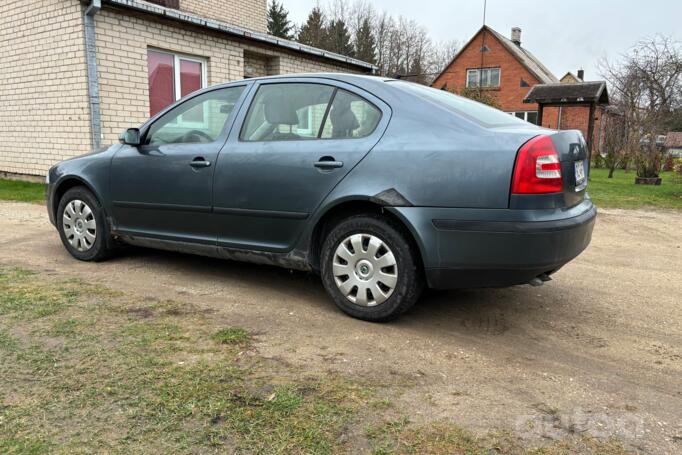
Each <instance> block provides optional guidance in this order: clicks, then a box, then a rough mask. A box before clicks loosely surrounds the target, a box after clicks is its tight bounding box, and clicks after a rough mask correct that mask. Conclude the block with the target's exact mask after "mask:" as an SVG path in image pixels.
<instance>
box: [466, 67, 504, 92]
mask: <svg viewBox="0 0 682 455" xmlns="http://www.w3.org/2000/svg"><path fill="white" fill-rule="evenodd" d="M466 82H467V87H481V88H490V87H499V86H500V69H499V68H475V69H469V70H467V81H466Z"/></svg>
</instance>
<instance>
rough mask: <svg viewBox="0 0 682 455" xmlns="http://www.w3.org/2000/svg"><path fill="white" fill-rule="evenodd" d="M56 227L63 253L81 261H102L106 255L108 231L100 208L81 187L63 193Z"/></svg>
mask: <svg viewBox="0 0 682 455" xmlns="http://www.w3.org/2000/svg"><path fill="white" fill-rule="evenodd" d="M57 227H58V230H59V236H60V237H61V239H62V243H63V244H64V247H65V248H66V250H67V251H68V252H69V254H71V256H73V257H74V258H76V259H79V260H81V261H101V260H102V259H105V258H106V257H107V256H108V254H109V249H108V248H107V241H106V240H107V239H106V237H107V236H108V235H109V231H108V229H107V227H106V220H105V217H104V212H103V210H102V207H101V205H100V204H99V202H98V201H97V199H96V198H95V196H94V195H93V194H92V193H91V192H90V191H89V190H88V189H87V188H84V187H80V186H79V187H75V188H71V189H70V190H68V191H67V192H66V193H64V196H62V198H61V200H60V201H59V207H58V208H57Z"/></svg>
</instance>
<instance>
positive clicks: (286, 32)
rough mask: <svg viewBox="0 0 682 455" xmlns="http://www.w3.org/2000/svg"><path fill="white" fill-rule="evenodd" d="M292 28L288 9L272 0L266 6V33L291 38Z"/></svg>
mask: <svg viewBox="0 0 682 455" xmlns="http://www.w3.org/2000/svg"><path fill="white" fill-rule="evenodd" d="M293 28H294V27H293V25H291V21H289V11H287V10H285V9H284V5H282V4H281V3H279V2H277V0H272V1H271V2H270V6H269V7H268V33H269V34H271V35H273V36H277V37H279V38H285V39H292V38H293V36H292V31H293Z"/></svg>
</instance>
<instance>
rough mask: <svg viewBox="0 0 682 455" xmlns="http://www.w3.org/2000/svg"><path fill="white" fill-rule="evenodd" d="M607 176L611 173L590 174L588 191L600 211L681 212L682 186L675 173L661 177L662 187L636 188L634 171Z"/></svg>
mask: <svg viewBox="0 0 682 455" xmlns="http://www.w3.org/2000/svg"><path fill="white" fill-rule="evenodd" d="M608 174H609V171H608V169H592V170H591V171H590V182H589V184H588V187H587V191H588V193H589V194H590V197H591V198H592V200H593V201H594V203H595V204H597V206H599V207H610V208H623V209H636V208H642V207H656V208H661V209H677V210H680V209H682V184H681V183H679V182H680V181H679V177H677V176H676V175H675V173H674V172H663V173H661V177H662V178H663V182H662V183H661V185H660V186H654V185H635V176H636V173H635V171H629V172H626V171H624V170H622V169H617V170H616V172H615V173H614V175H613V178H611V179H609V178H608Z"/></svg>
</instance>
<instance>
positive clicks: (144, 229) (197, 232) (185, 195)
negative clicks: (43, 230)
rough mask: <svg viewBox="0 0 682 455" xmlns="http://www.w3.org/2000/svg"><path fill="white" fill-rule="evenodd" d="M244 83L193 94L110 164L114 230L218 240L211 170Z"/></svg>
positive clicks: (122, 148) (131, 233)
mask: <svg viewBox="0 0 682 455" xmlns="http://www.w3.org/2000/svg"><path fill="white" fill-rule="evenodd" d="M246 87H247V85H246V84H244V85H238V86H232V87H224V88H220V89H215V90H211V91H208V92H204V93H201V94H198V95H196V96H193V97H191V98H189V99H187V100H186V101H183V102H181V103H180V104H178V105H176V106H175V107H174V108H172V109H170V110H169V111H168V112H166V113H164V114H162V115H161V116H159V118H158V119H156V120H154V121H153V122H152V123H151V124H150V125H149V126H148V127H146V128H143V130H142V134H143V140H142V142H143V144H142V145H140V146H137V147H133V146H128V145H124V146H122V147H121V148H120V149H119V150H118V151H117V152H116V154H115V155H114V157H113V159H112V165H111V192H112V205H113V216H114V220H115V222H116V229H117V230H118V231H120V232H122V233H125V234H130V235H139V236H147V237H154V238H161V239H168V240H178V241H187V242H195V243H207V244H215V241H216V238H217V230H216V228H215V227H214V226H213V225H212V224H211V197H212V187H213V174H214V172H215V162H216V160H217V158H218V152H219V151H220V149H221V148H222V146H223V144H224V143H225V141H226V139H227V135H228V132H229V126H230V124H231V122H232V120H233V115H232V113H233V111H235V110H236V109H235V108H236V107H238V106H239V104H240V102H241V98H242V96H243V94H244V92H245V88H246Z"/></svg>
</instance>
